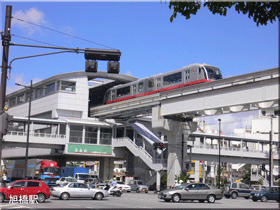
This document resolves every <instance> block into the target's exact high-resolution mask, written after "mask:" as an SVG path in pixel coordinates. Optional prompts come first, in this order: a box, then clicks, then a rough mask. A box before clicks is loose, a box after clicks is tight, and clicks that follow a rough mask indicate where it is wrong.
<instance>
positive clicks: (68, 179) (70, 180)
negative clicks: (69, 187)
mask: <svg viewBox="0 0 280 210" xmlns="http://www.w3.org/2000/svg"><path fill="white" fill-rule="evenodd" d="M66 181H68V182H76V181H77V179H75V178H67V179H66Z"/></svg>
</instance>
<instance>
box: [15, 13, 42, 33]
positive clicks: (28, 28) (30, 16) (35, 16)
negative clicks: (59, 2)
mask: <svg viewBox="0 0 280 210" xmlns="http://www.w3.org/2000/svg"><path fill="white" fill-rule="evenodd" d="M12 16H13V17H14V18H12V26H13V27H18V28H21V29H22V30H23V31H25V32H27V33H28V34H29V35H32V34H33V33H35V32H40V33H42V30H41V28H40V27H39V26H35V25H32V24H30V23H27V22H31V23H35V24H37V25H42V24H45V23H46V22H47V21H46V20H45V14H44V13H43V12H42V11H39V10H37V9H36V8H31V9H29V10H26V11H22V10H19V11H16V12H15V13H14V14H13V15H12ZM15 18H18V19H21V20H24V21H20V20H17V19H15ZM25 21H27V22H25Z"/></svg>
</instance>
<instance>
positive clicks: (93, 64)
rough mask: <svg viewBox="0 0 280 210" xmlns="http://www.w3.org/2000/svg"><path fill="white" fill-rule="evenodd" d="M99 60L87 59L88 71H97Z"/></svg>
mask: <svg viewBox="0 0 280 210" xmlns="http://www.w3.org/2000/svg"><path fill="white" fill-rule="evenodd" d="M97 67H98V63H97V61H86V72H97Z"/></svg>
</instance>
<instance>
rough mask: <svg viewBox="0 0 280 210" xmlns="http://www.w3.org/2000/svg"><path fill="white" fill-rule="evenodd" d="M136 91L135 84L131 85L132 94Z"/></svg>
mask: <svg viewBox="0 0 280 210" xmlns="http://www.w3.org/2000/svg"><path fill="white" fill-rule="evenodd" d="M135 93H136V84H135V85H132V95H135Z"/></svg>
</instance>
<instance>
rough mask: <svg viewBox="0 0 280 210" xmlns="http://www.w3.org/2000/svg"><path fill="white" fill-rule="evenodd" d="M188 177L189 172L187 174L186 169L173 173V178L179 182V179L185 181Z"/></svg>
mask: <svg viewBox="0 0 280 210" xmlns="http://www.w3.org/2000/svg"><path fill="white" fill-rule="evenodd" d="M189 179H190V174H187V172H186V171H183V172H181V174H180V175H175V180H177V182H178V183H179V181H180V180H182V181H183V183H187V181H188V180H189Z"/></svg>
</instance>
